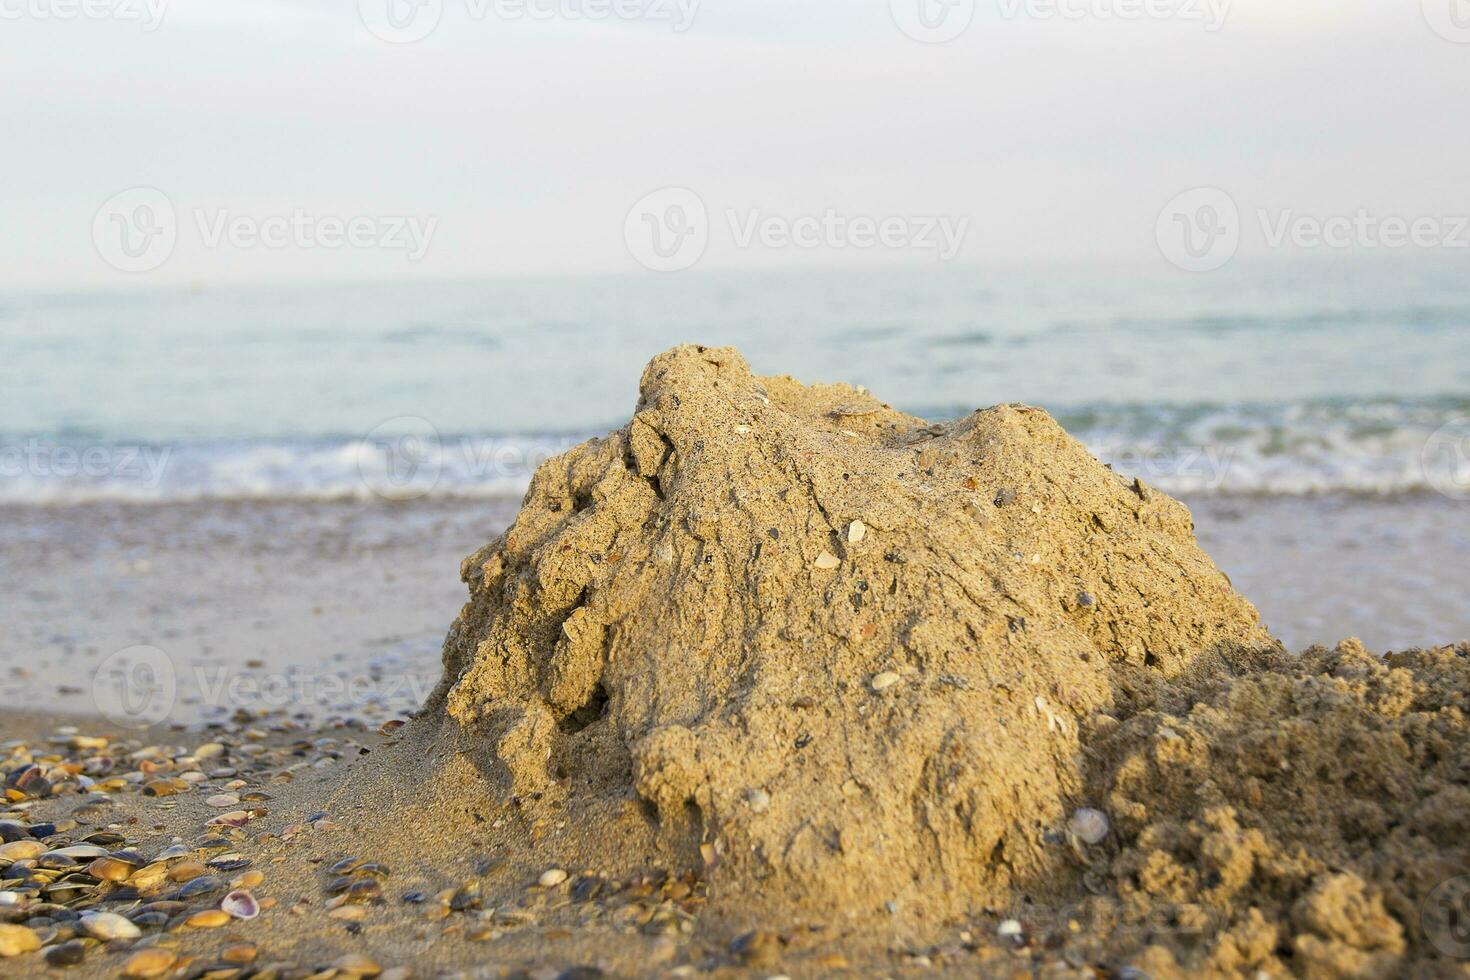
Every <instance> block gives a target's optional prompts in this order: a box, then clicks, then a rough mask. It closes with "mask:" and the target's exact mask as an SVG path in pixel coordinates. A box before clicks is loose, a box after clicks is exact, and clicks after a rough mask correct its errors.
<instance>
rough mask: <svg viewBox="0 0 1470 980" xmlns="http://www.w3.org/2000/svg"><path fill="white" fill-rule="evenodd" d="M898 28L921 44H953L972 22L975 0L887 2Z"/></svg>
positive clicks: (893, 0) (904, 0) (906, 0)
mask: <svg viewBox="0 0 1470 980" xmlns="http://www.w3.org/2000/svg"><path fill="white" fill-rule="evenodd" d="M888 8H889V12H890V13H892V15H893V22H894V23H895V24H897V25H898V29H899V30H900V31H903V32H904V33H905V34H907V35H908V36H909V37H911V38H913V39H914V40H915V41H918V42H920V43H922V44H944V43H946V42H948V41H953V40H954V39H955V38H957V37H959V36H960V35H961V34H963V33H965V31H967V30H969V29H970V25H971V24H972V23H974V20H975V0H889V3H888Z"/></svg>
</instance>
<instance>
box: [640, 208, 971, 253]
mask: <svg viewBox="0 0 1470 980" xmlns="http://www.w3.org/2000/svg"><path fill="white" fill-rule="evenodd" d="M722 217H723V218H724V221H723V222H718V221H711V218H710V213H709V208H708V207H707V206H706V205H705V202H704V200H703V199H702V198H701V197H700V196H699V195H698V194H696V193H694V192H693V191H691V190H688V189H687V188H683V187H667V188H664V189H663V190H659V191H655V192H654V193H652V194H649V195H648V196H646V197H644V198H643V199H642V200H640V201H639V202H638V203H637V204H635V205H633V208H632V210H630V211H629V212H628V216H627V218H626V219H625V221H624V223H623V238H624V240H625V242H626V243H627V246H628V252H629V254H631V255H632V256H633V258H634V259H635V260H637V262H638V263H639V264H640V265H642V266H643V267H644V268H646V269H651V270H653V271H655V272H679V271H682V270H684V269H689V268H693V267H694V266H695V265H696V264H697V263H698V262H699V261H700V259H701V258H703V257H704V253H705V251H706V249H708V247H709V244H710V238H711V236H712V234H713V232H714V231H716V230H720V229H721V228H723V229H724V230H725V231H726V232H728V234H729V243H730V245H731V246H733V247H734V248H736V249H742V250H744V249H752V248H763V249H766V250H768V251H788V250H796V251H817V250H826V251H833V252H840V251H849V250H856V251H873V250H876V249H884V250H888V251H911V252H932V253H933V254H934V255H935V256H936V257H937V258H938V260H939V261H941V262H948V261H950V260H952V259H954V258H955V256H957V255H958V254H959V252H960V249H961V248H962V247H963V246H964V243H965V239H966V238H967V237H968V235H969V232H970V219H969V218H968V217H966V216H963V215H961V216H950V215H903V214H889V215H881V216H874V215H866V214H853V215H849V214H843V213H841V212H839V211H837V210H836V209H835V208H827V209H825V210H824V211H822V212H820V213H813V214H801V215H795V216H793V215H783V214H772V213H769V212H767V211H764V210H762V209H761V208H745V209H741V208H726V209H725V211H724V212H723V215H722Z"/></svg>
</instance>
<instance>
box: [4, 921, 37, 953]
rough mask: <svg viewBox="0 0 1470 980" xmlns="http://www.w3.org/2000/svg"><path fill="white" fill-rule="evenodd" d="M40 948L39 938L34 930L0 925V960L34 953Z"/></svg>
mask: <svg viewBox="0 0 1470 980" xmlns="http://www.w3.org/2000/svg"><path fill="white" fill-rule="evenodd" d="M40 948H41V937H40V936H38V935H36V932H35V930H34V929H27V928H26V927H25V926H17V925H12V924H10V923H8V922H7V923H0V959H3V958H5V957H9V956H19V955H21V954H22V953H34V952H35V951H36V950H38V949H40Z"/></svg>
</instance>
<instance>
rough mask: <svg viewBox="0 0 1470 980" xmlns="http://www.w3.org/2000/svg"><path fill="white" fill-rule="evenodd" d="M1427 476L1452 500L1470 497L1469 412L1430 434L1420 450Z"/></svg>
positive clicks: (1421, 461) (1469, 498) (1431, 482)
mask: <svg viewBox="0 0 1470 980" xmlns="http://www.w3.org/2000/svg"><path fill="white" fill-rule="evenodd" d="M1419 463H1420V466H1421V467H1422V468H1423V471H1424V479H1425V481H1426V482H1428V484H1429V485H1430V486H1431V487H1433V488H1434V489H1435V490H1438V491H1439V492H1440V493H1441V494H1443V495H1444V496H1446V497H1449V498H1450V499H1451V500H1470V415H1462V416H1460V417H1458V418H1455V419H1451V420H1450V421H1449V422H1446V423H1445V424H1444V425H1442V426H1440V427H1439V428H1438V429H1436V430H1434V432H1433V433H1431V434H1430V436H1429V439H1428V440H1426V441H1425V443H1424V449H1423V450H1422V451H1421V452H1420V455H1419Z"/></svg>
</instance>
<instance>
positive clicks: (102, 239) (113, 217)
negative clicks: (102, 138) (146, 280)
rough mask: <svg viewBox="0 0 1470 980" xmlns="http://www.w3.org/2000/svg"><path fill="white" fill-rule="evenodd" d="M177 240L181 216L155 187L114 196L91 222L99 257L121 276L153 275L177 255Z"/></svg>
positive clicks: (138, 188) (165, 195)
mask: <svg viewBox="0 0 1470 980" xmlns="http://www.w3.org/2000/svg"><path fill="white" fill-rule="evenodd" d="M178 240H179V219H178V214H177V213H176V212H175V211H174V205H173V202H172V201H170V200H169V199H168V195H167V194H165V193H163V191H160V190H158V189H157V188H156V187H132V188H129V189H128V190H125V191H121V192H120V193H117V194H114V195H113V196H112V197H110V198H108V199H107V201H106V202H105V203H104V204H103V205H102V206H101V207H100V208H98V209H97V213H96V215H95V216H93V218H92V243H93V244H94V245H95V246H96V247H97V254H98V255H100V256H102V260H103V261H104V262H106V263H107V264H108V265H110V266H112V267H113V268H114V269H117V270H118V271H119V272H134V273H135V272H152V271H153V270H154V269H157V268H159V267H160V266H162V265H163V264H164V263H165V262H167V261H168V259H169V256H171V255H173V254H174V246H175V245H177V244H178Z"/></svg>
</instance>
